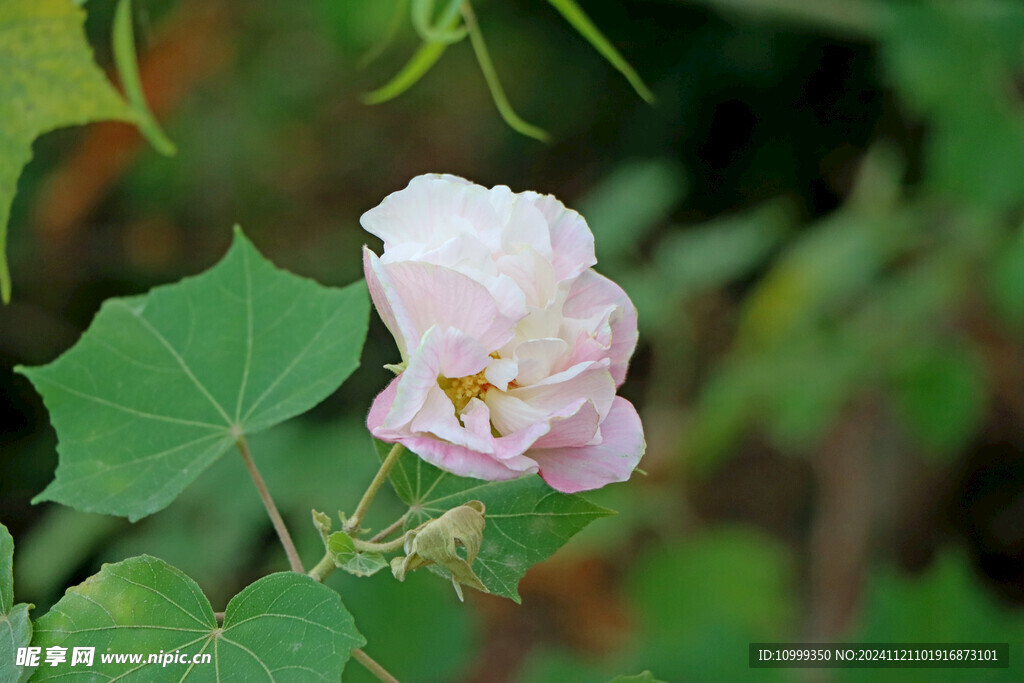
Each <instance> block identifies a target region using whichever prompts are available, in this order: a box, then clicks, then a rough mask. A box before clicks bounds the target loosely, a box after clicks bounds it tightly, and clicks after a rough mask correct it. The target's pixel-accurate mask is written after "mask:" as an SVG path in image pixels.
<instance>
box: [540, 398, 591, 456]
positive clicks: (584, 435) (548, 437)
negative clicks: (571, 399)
mask: <svg viewBox="0 0 1024 683" xmlns="http://www.w3.org/2000/svg"><path fill="white" fill-rule="evenodd" d="M606 419H607V418H606ZM600 423H601V416H600V415H598V413H597V408H595V407H594V404H593V403H591V402H590V401H581V402H580V407H579V410H577V411H576V412H575V413H573V414H572V415H570V416H568V417H563V418H555V419H554V420H552V421H551V430H550V431H549V432H548V433H547V434H545V435H544V436H542V437H540V438H539V439H537V440H536V441H535V442H534V444H533V446H532V447H531V449H530V450H531V452H532V451H533V450H534V449H538V448H562V447H566V446H575V447H578V446H581V445H583V444H587V443H589V442H590V441H591V440H592V439H594V437H595V436H598V426H600Z"/></svg>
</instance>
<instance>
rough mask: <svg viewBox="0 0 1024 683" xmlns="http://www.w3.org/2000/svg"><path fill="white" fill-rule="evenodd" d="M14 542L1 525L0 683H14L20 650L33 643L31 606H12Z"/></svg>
mask: <svg viewBox="0 0 1024 683" xmlns="http://www.w3.org/2000/svg"><path fill="white" fill-rule="evenodd" d="M13 566H14V539H13V538H11V534H10V532H8V531H7V527H5V526H4V525H3V524H0V681H16V680H18V678H19V677H20V676H21V673H22V667H20V666H16V665H15V661H16V657H17V653H18V648H19V647H27V646H28V644H29V643H30V642H31V641H32V622H31V621H30V620H29V618H28V611H29V609H31V608H32V605H28V604H26V603H20V604H17V605H15V604H14V574H13Z"/></svg>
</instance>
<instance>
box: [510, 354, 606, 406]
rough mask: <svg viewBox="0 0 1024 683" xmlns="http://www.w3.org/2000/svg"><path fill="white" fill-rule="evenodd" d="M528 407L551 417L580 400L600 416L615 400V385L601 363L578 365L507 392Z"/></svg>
mask: <svg viewBox="0 0 1024 683" xmlns="http://www.w3.org/2000/svg"><path fill="white" fill-rule="evenodd" d="M508 393H509V395H510V396H514V397H515V398H518V399H520V400H522V401H523V402H525V403H527V404H528V405H529V406H530V407H531V408H533V409H535V410H539V411H542V412H545V413H547V414H548V415H554V414H556V413H559V412H561V411H563V410H564V409H565V406H568V405H570V404H573V403H575V402H576V401H577V400H579V399H581V398H585V399H587V400H589V401H591V402H593V404H594V406H595V407H596V408H597V412H598V413H599V414H600V415H601V416H602V417H603V416H605V415H607V414H608V410H609V409H610V408H611V406H612V399H613V398H614V397H615V382H614V380H613V379H612V376H611V374H609V372H608V369H607V367H605V363H580V364H578V365H575V366H573V367H571V368H569V369H568V370H566V371H564V372H560V373H557V374H554V375H551V376H550V377H546V378H544V379H543V380H541V381H540V382H537V383H535V384H531V385H529V386H525V387H518V388H516V389H512V390H510V391H509V392H508Z"/></svg>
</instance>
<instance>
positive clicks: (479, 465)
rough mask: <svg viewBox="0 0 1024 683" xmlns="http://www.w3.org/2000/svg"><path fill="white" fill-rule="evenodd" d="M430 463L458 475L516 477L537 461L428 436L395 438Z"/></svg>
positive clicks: (531, 471) (534, 467)
mask: <svg viewBox="0 0 1024 683" xmlns="http://www.w3.org/2000/svg"><path fill="white" fill-rule="evenodd" d="M395 440H396V441H399V442H400V443H402V444H403V445H404V446H405V447H406V448H408V449H409V450H411V451H412V452H413V453H415V454H416V455H418V456H420V457H421V458H423V459H424V460H426V461H427V462H429V463H430V464H431V465H435V466H436V467H440V468H441V469H443V470H447V471H449V472H451V473H452V474H457V475H459V476H460V477H476V478H478V479H487V480H489V481H504V480H506V479H518V478H519V477H521V476H523V475H524V474H534V473H536V472H537V463H536V462H534V461H533V460H532V459H530V458H527V457H523V456H520V457H519V458H515V459H509V460H496V459H495V458H493V457H491V456H489V455H484V454H482V453H477V452H475V451H472V450H470V449H468V448H466V447H465V446H456V445H454V444H450V443H447V442H446V441H441V440H439V439H435V438H433V437H429V436H403V437H401V438H398V439H395Z"/></svg>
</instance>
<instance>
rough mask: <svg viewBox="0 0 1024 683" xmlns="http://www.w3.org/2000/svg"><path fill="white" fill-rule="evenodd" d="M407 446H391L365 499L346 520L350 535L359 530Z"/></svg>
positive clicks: (346, 528) (397, 444) (347, 531)
mask: <svg viewBox="0 0 1024 683" xmlns="http://www.w3.org/2000/svg"><path fill="white" fill-rule="evenodd" d="M404 450H405V447H404V446H402V444H400V443H396V444H395V445H394V446H392V447H391V452H389V453H388V456H387V457H386V458H384V462H383V463H381V466H380V469H379V470H377V475H376V476H375V477H374V478H373V481H371V482H370V486H369V487H368V488H367V489H366V493H364V494H363V499H362V500H360V501H359V505H357V506H356V511H355V512H353V513H352V516H351V517H349V518H348V521H346V522H345V526H344V530H345V533H347V534H349V535H350V536H354V535H355V534H356V533H358V532H359V526H360V525H361V524H362V523H363V517H365V516H366V511H367V510H368V509H369V507H370V503H372V502H373V499H374V497H375V496H376V495H377V491H379V490H380V487H381V486H383V485H384V482H385V481H387V478H388V475H389V474H390V473H391V468H393V467H394V466H395V463H396V462H398V456H400V455H401V454H402V451H404Z"/></svg>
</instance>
